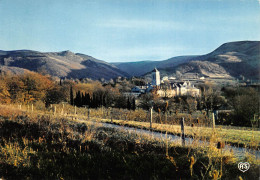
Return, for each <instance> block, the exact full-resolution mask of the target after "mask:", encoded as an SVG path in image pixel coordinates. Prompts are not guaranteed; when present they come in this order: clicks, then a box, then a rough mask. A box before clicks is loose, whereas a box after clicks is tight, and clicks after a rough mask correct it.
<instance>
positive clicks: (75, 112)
mask: <svg viewBox="0 0 260 180" xmlns="http://www.w3.org/2000/svg"><path fill="white" fill-rule="evenodd" d="M74 114H75V115H76V114H77V107H76V106H75V111H74Z"/></svg>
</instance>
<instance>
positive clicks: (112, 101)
mask: <svg viewBox="0 0 260 180" xmlns="http://www.w3.org/2000/svg"><path fill="white" fill-rule="evenodd" d="M70 104H71V105H74V106H78V107H83V106H87V107H90V108H99V107H102V106H103V107H106V108H108V107H115V108H122V109H128V110H135V109H136V104H135V98H130V97H128V98H127V97H125V96H123V95H121V94H119V95H115V94H112V93H108V92H106V91H103V90H101V89H98V90H96V91H94V92H93V93H92V95H91V94H90V93H87V92H84V93H83V92H81V91H79V90H78V91H77V92H76V95H75V97H74V95H73V88H72V87H71V88H70Z"/></svg>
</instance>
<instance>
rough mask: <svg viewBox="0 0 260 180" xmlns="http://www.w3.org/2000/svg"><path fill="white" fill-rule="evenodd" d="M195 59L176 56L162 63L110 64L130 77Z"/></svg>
mask: <svg viewBox="0 0 260 180" xmlns="http://www.w3.org/2000/svg"><path fill="white" fill-rule="evenodd" d="M195 57H197V56H178V57H173V58H170V59H167V60H164V61H138V62H118V63H112V64H114V65H115V66H117V67H118V68H119V69H121V70H122V71H125V72H127V73H128V74H130V75H131V76H141V75H144V74H146V73H147V72H150V71H152V70H153V69H154V67H157V68H160V69H163V68H165V67H176V66H177V65H179V64H182V63H185V62H188V61H190V60H191V59H193V58H195Z"/></svg>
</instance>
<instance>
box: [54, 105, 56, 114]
mask: <svg viewBox="0 0 260 180" xmlns="http://www.w3.org/2000/svg"><path fill="white" fill-rule="evenodd" d="M54 115H56V106H54Z"/></svg>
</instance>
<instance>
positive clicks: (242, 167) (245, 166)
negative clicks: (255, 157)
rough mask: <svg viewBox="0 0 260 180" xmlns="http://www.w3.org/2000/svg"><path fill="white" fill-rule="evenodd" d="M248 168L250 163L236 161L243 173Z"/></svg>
mask: <svg viewBox="0 0 260 180" xmlns="http://www.w3.org/2000/svg"><path fill="white" fill-rule="evenodd" d="M249 168H250V164H249V163H248V162H240V163H238V169H239V170H240V171H242V172H243V173H244V172H246V171H247V170H248V169H249Z"/></svg>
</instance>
